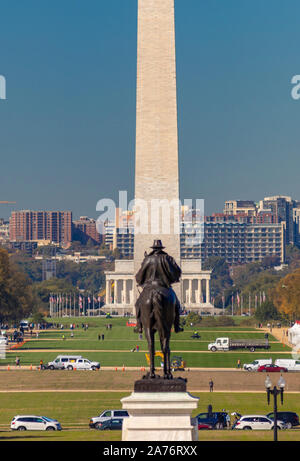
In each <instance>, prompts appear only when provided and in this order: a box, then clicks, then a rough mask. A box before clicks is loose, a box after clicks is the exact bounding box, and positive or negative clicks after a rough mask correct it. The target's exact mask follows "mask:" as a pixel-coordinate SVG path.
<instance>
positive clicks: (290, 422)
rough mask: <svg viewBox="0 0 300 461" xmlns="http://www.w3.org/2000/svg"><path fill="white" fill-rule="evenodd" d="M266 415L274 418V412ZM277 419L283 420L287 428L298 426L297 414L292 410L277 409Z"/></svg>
mask: <svg viewBox="0 0 300 461" xmlns="http://www.w3.org/2000/svg"><path fill="white" fill-rule="evenodd" d="M266 416H267V418H270V419H272V420H274V413H268V414H267V415H266ZM277 419H280V420H281V421H283V422H284V423H285V425H286V428H287V429H291V427H293V426H299V416H298V415H297V413H294V412H293V411H278V412H277Z"/></svg>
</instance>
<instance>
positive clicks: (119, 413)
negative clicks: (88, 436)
mask: <svg viewBox="0 0 300 461" xmlns="http://www.w3.org/2000/svg"><path fill="white" fill-rule="evenodd" d="M128 416H129V414H128V412H127V411H126V410H104V411H103V412H102V413H101V415H99V416H96V417H94V418H91V419H90V424H89V426H90V427H91V428H96V429H97V428H98V427H99V423H103V421H107V420H108V419H111V418H119V419H123V418H128Z"/></svg>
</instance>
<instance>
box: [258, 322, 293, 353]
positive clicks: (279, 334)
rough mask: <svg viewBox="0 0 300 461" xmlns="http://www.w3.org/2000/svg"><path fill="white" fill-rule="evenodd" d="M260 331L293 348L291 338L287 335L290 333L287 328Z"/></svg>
mask: <svg viewBox="0 0 300 461" xmlns="http://www.w3.org/2000/svg"><path fill="white" fill-rule="evenodd" d="M260 330H263V331H265V332H266V333H269V334H270V335H273V336H274V337H275V338H276V339H278V341H280V342H281V343H282V344H285V345H286V346H289V347H291V348H293V344H291V343H290V342H289V337H288V336H287V335H286V332H287V331H288V328H287V327H285V328H261V329H260Z"/></svg>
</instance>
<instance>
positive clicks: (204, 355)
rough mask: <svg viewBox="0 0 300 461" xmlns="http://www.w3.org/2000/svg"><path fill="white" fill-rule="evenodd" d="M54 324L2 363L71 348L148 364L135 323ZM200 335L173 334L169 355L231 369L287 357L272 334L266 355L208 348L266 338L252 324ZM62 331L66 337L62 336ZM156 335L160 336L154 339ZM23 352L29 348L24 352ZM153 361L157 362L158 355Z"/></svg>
mask: <svg viewBox="0 0 300 461" xmlns="http://www.w3.org/2000/svg"><path fill="white" fill-rule="evenodd" d="M52 321H53V322H54V323H56V322H57V323H59V324H64V326H65V328H64V329H63V330H50V329H49V330H42V331H40V333H39V338H36V337H35V336H33V337H32V338H31V339H30V338H28V339H29V341H27V342H26V343H25V344H24V345H23V346H22V347H21V348H18V349H16V350H14V351H12V352H8V353H7V357H6V359H2V360H0V365H2V364H3V365H8V364H14V361H15V357H16V355H17V356H18V357H20V359H21V364H23V365H31V364H32V365H34V366H35V365H38V364H39V362H40V360H41V359H42V360H43V361H44V362H45V363H46V362H48V361H51V360H53V359H55V357H56V356H57V355H59V354H61V352H59V351H60V350H63V351H73V353H74V354H75V353H76V355H83V356H84V357H86V358H88V359H91V360H96V361H99V362H100V363H101V365H102V366H104V367H105V366H113V367H121V366H123V365H125V366H128V367H129V366H138V367H142V366H145V365H146V364H147V362H146V358H145V352H147V351H148V345H147V342H146V341H145V339H142V340H140V339H139V336H138V334H137V333H135V332H134V328H133V327H127V326H126V322H127V319H125V318H112V319H106V318H99V317H88V318H87V317H85V318H82V319H76V318H75V319H74V318H63V319H52ZM70 323H75V325H78V328H76V329H75V331H74V337H73V338H71V337H70V334H71V331H70V329H69V326H70ZM82 323H83V324H86V323H88V324H89V328H88V329H87V330H86V331H84V329H83V328H82V327H81V324H82ZM109 323H111V324H112V325H113V327H112V329H111V330H107V329H106V325H107V324H109ZM196 330H197V331H198V332H199V334H200V336H201V338H200V339H191V335H192V334H193V332H194V331H195V328H192V327H190V326H186V327H185V331H184V332H182V333H179V334H174V333H173V335H172V339H171V345H170V347H171V352H172V356H174V355H179V356H181V357H183V359H184V360H185V361H186V364H187V367H209V368H213V367H217V368H218V367H229V368H232V367H235V366H236V363H237V360H238V359H239V358H240V360H241V361H242V363H248V362H252V361H253V360H254V359H255V358H257V357H259V358H269V357H272V358H273V359H274V360H275V359H276V358H289V357H290V355H289V354H288V355H284V354H282V352H287V351H290V349H289V348H288V347H287V346H284V345H283V344H281V343H280V342H279V341H277V340H276V338H274V337H273V336H272V335H270V336H269V339H270V341H271V344H270V345H271V348H270V350H268V351H265V353H263V354H261V353H255V352H254V353H250V352H244V351H233V352H217V353H213V352H208V349H207V346H208V343H209V342H211V341H214V340H215V339H216V338H217V337H218V336H228V337H230V338H233V339H237V338H241V339H264V333H263V332H260V331H259V330H257V329H255V328H252V329H251V328H248V327H247V328H244V327H241V326H238V327H229V328H227V327H226V328H225V327H222V328H208V327H202V328H201V327H199V328H198V327H197V329H196ZM99 334H100V335H102V334H104V338H105V339H104V341H103V340H98V335H99ZM63 335H64V336H65V339H63ZM157 339H158V338H157ZM136 345H139V347H140V352H130V351H131V350H132V349H133V348H134V347H135V346H136ZM156 350H157V351H160V344H159V341H158V340H157V341H156ZM25 351H27V352H25ZM157 365H158V366H159V365H160V360H159V359H157Z"/></svg>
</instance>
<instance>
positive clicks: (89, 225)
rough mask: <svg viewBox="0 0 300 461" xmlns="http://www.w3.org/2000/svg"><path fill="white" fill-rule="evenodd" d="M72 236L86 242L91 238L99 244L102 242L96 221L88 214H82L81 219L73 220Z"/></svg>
mask: <svg viewBox="0 0 300 461" xmlns="http://www.w3.org/2000/svg"><path fill="white" fill-rule="evenodd" d="M72 238H73V240H79V241H80V242H81V243H84V244H85V243H87V242H88V240H89V239H91V240H92V242H94V243H97V244H100V243H101V242H102V236H101V235H100V234H99V232H98V231H97V226H96V221H95V220H94V219H91V218H88V217H87V216H80V219H78V220H76V221H73V234H72Z"/></svg>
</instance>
